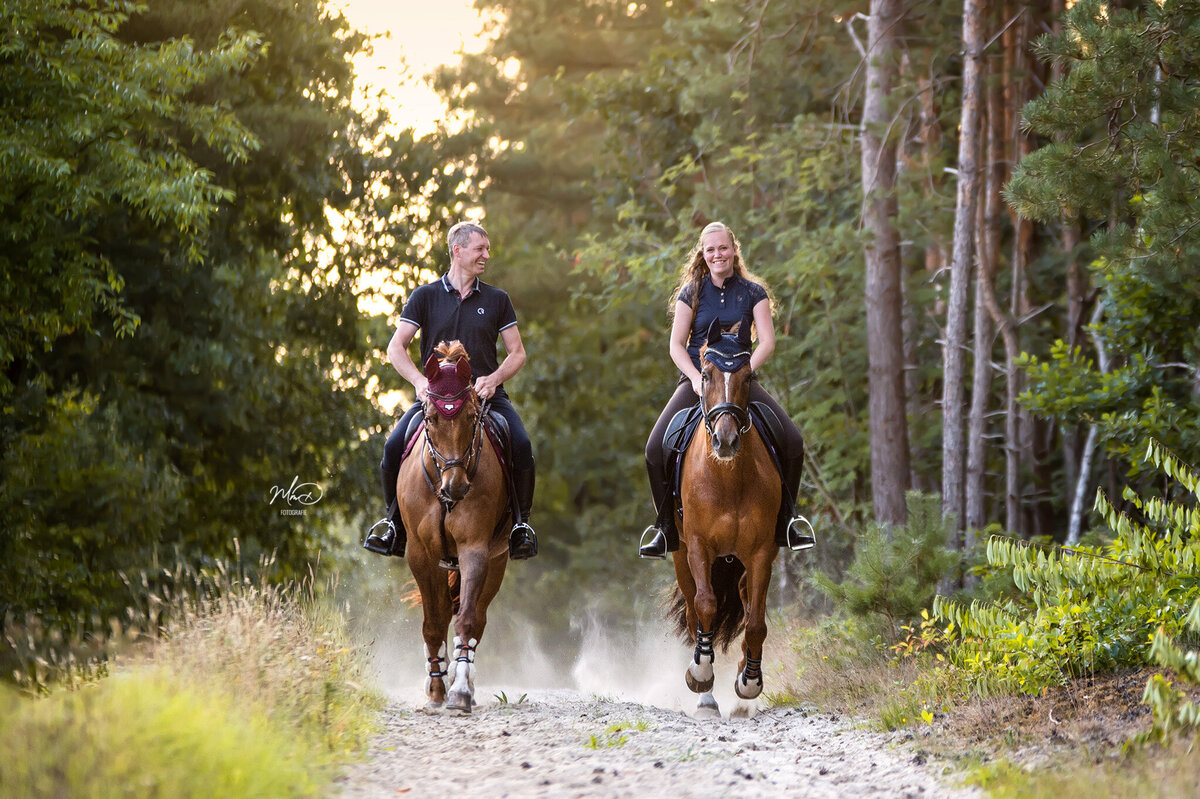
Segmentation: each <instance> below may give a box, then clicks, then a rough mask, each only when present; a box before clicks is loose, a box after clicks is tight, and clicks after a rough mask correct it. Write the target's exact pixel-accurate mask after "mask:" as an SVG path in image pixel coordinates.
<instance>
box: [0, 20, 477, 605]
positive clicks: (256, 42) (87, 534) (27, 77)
mask: <svg viewBox="0 0 1200 799" xmlns="http://www.w3.org/2000/svg"><path fill="white" fill-rule="evenodd" d="M77 6H79V4H74V3H65V2H59V1H58V0H55V2H51V3H30V2H17V3H7V4H5V6H4V10H3V12H0V13H2V14H3V19H4V25H3V33H2V34H0V35H3V36H4V37H6V38H4V39H3V45H2V46H3V47H4V48H6V49H5V57H4V58H2V59H0V77H2V78H3V79H4V82H5V84H6V86H9V87H10V88H11V89H12V91H10V92H7V93H6V94H5V98H4V100H2V101H0V236H2V237H3V239H4V241H6V242H8V244H6V245H5V246H3V247H0V253H2V254H0V292H3V293H4V294H3V302H2V303H0V304H2V306H3V311H0V314H2V315H4V319H3V320H0V322H2V324H0V328H2V329H3V331H4V332H3V335H2V339H3V340H2V341H0V367H2V368H3V375H2V380H0V382H3V383H4V386H5V388H4V390H3V392H2V394H0V442H2V444H3V452H4V455H3V460H2V461H0V469H2V471H0V516H3V518H4V519H5V522H4V524H5V535H4V536H2V537H0V556H3V557H4V558H5V561H6V563H8V564H12V565H13V567H12V568H10V569H6V570H5V572H6V573H5V574H4V575H3V576H0V615H2V614H5V613H13V614H16V615H17V616H19V617H20V616H23V615H24V614H26V613H33V614H35V615H38V616H41V617H43V618H44V619H45V620H46V621H47V622H48V623H52V624H54V625H55V626H67V625H68V624H80V625H84V626H88V625H90V621H89V620H90V619H91V618H92V617H93V615H95V616H98V617H100V619H106V618H107V617H109V616H112V615H119V614H120V612H121V611H122V609H123V608H124V607H125V606H126V605H127V604H128V603H129V602H130V590H129V588H128V585H129V584H132V585H135V586H137V585H138V583H139V580H138V575H139V573H141V572H150V573H151V574H152V575H153V577H152V579H154V580H162V579H164V578H163V574H162V571H161V570H160V569H159V568H158V566H159V563H161V562H168V563H169V562H174V560H175V559H176V558H181V559H183V560H185V561H186V562H189V563H192V564H204V565H211V564H212V563H213V562H214V561H215V560H216V559H219V558H223V557H224V558H233V557H234V556H235V550H236V549H237V548H238V547H239V546H240V547H241V550H242V554H243V555H244V557H245V558H246V559H247V560H248V561H249V562H251V563H254V562H256V561H257V560H258V558H259V556H260V555H266V554H269V553H275V554H276V555H277V560H276V562H277V563H278V570H277V572H276V576H277V577H279V578H287V577H298V576H300V575H303V574H306V573H307V569H308V565H309V564H310V563H313V562H315V561H317V560H318V558H319V556H320V553H321V552H322V551H324V550H327V549H328V548H329V547H330V545H331V543H332V541H331V538H330V532H329V531H330V528H331V525H332V524H333V523H334V521H335V520H336V519H338V518H340V517H341V516H342V515H344V514H346V513H348V512H349V511H351V510H352V509H353V510H359V509H361V508H362V507H363V506H364V500H366V499H367V498H368V497H374V496H375V494H376V492H377V490H378V486H377V481H376V479H375V477H374V473H375V464H376V463H377V462H378V457H379V456H378V448H379V444H380V441H379V439H378V436H381V435H382V428H383V426H384V424H385V422H386V420H385V419H384V417H383V416H382V415H381V414H379V413H378V412H377V411H376V410H374V408H373V407H372V406H371V404H370V402H369V399H368V395H370V394H372V393H378V391H379V390H380V388H379V386H380V380H379V376H380V375H381V374H382V373H383V372H382V367H381V366H380V364H379V363H378V360H377V359H376V358H375V357H374V356H373V351H374V350H377V349H380V348H382V346H383V344H384V342H385V341H386V339H387V337H388V336H390V333H391V331H390V330H388V329H387V325H386V322H385V320H382V319H364V318H363V317H362V315H361V313H360V311H359V307H358V303H359V296H358V295H359V293H360V291H361V292H362V293H366V290H365V289H363V288H361V285H362V284H363V283H365V281H366V278H367V277H368V276H369V275H371V274H372V273H373V272H375V271H376V270H379V269H382V268H385V267H386V268H387V269H388V271H391V270H392V269H394V268H395V267H396V266H397V264H396V262H395V261H393V260H388V258H389V257H390V256H389V252H388V248H389V247H391V246H392V245H393V244H394V242H395V241H396V240H397V239H405V240H408V239H412V238H415V236H414V235H413V233H412V226H413V225H415V224H418V223H424V222H426V221H428V219H427V218H416V219H414V216H413V215H415V214H417V213H418V211H416V210H414V211H413V214H412V215H410V214H407V213H393V214H390V215H389V212H388V211H386V210H385V207H391V208H392V209H395V208H397V207H399V208H404V207H406V206H407V205H408V203H407V198H408V197H409V196H410V195H411V196H413V198H414V203H413V205H414V207H417V206H419V207H420V212H421V213H426V214H429V215H430V216H431V217H433V218H435V219H440V218H442V217H444V216H446V215H447V213H448V212H447V211H446V208H445V204H447V203H449V204H453V203H455V202H457V201H458V200H459V199H460V197H461V195H460V193H459V192H458V191H457V190H456V189H455V188H454V187H456V186H457V185H458V184H459V183H460V182H461V179H460V176H459V175H458V174H451V175H449V176H447V175H446V174H443V172H442V171H441V169H440V168H439V166H438V164H437V163H435V161H436V158H435V157H434V155H433V152H434V148H433V146H432V145H430V144H428V143H424V144H423V143H421V142H414V141H413V139H412V136H411V135H407V136H405V135H403V134H398V135H396V136H393V137H388V136H385V135H384V134H383V133H382V124H383V122H384V120H383V119H382V118H379V119H374V120H365V119H362V118H361V117H360V115H359V114H358V113H357V112H356V111H354V110H353V109H352V108H351V107H350V105H349V102H350V97H351V95H352V77H353V76H352V70H351V65H350V60H349V59H350V57H351V55H352V54H353V53H354V52H356V51H357V50H358V49H359V48H360V47H361V46H362V45H363V40H362V38H361V37H360V36H358V35H356V34H354V33H353V32H352V31H350V30H348V28H347V27H346V23H345V21H344V19H343V18H342V17H341V16H339V15H337V14H331V13H328V12H327V11H326V10H325V8H324V5H323V4H322V3H321V2H319V0H303V2H292V0H252V1H251V2H247V3H235V4H229V3H215V4H213V3H207V4H196V3H192V2H190V0H189V1H184V0H159V1H158V2H155V3H153V4H150V5H145V6H139V5H135V4H132V3H123V2H99V3H92V4H86V5H84V6H79V7H77ZM377 144H378V145H379V147H380V150H379V152H378V154H376V153H375V152H374V148H375V145H377ZM14 154H15V155H14ZM17 155H20V157H16V156H17ZM52 162H53V164H56V165H57V166H55V167H54V168H53V169H51V168H50V167H46V168H42V167H40V166H38V164H43V165H45V164H51V163H52ZM449 171H450V172H451V173H453V168H450V170H449ZM398 174H403V175H404V177H405V180H399V179H396V180H393V178H394V177H395V176H396V175H398ZM379 180H387V181H388V186H389V190H388V192H387V193H386V196H385V197H381V196H379V193H378V191H377V181H379ZM412 182H416V183H419V184H420V188H419V189H414V188H413V183H412ZM352 211H355V212H362V213H363V217H364V221H362V222H361V223H360V224H361V227H360V228H359V230H360V231H362V230H370V231H371V232H375V233H379V234H380V235H379V238H378V239H374V238H371V237H370V236H363V237H361V238H359V239H358V240H355V239H354V238H353V237H347V238H342V237H341V236H340V235H338V232H337V231H336V230H335V228H334V226H333V224H332V222H331V219H332V218H333V217H335V216H336V215H338V214H344V213H350V212H352ZM367 217H370V218H373V219H376V220H379V222H380V224H379V226H378V229H377V228H376V226H374V225H373V223H372V222H371V221H370V219H367ZM431 227H432V225H431ZM352 232H353V228H352ZM10 245H11V246H10ZM396 254H399V253H396ZM401 266H403V267H406V268H407V267H409V265H408V264H401ZM89 270H90V271H89ZM414 271H415V270H414ZM101 283H102V284H103V285H104V286H105V287H107V288H105V289H104V291H105V292H107V293H103V292H101V293H102V294H103V297H107V298H108V299H110V300H111V303H108V300H105V301H104V302H101V301H100V299H96V298H97V297H100V294H98V293H97V292H99V289H97V288H96V286H97V285H99V284H101ZM105 303H108V305H106V304H105ZM109 305H111V306H112V307H109ZM93 306H94V307H95V308H94V309H93ZM104 308H107V312H108V313H109V315H112V316H114V317H116V318H117V321H118V323H119V332H120V333H121V335H113V334H112V333H111V332H110V331H108V330H107V329H106V326H105V325H103V324H101V319H100V316H99V313H100V312H99V311H98V310H95V309H104ZM10 316H11V318H10ZM31 342H33V343H31ZM364 430H365V431H366V433H365V435H363V434H362V433H361V432H360V431H364ZM371 435H375V436H376V437H377V438H376V439H375V440H371V439H370V438H369V436H371ZM364 439H366V440H364ZM293 479H295V480H297V481H298V482H313V483H316V484H317V485H318V486H320V489H321V494H322V497H321V500H320V501H319V504H317V505H314V506H311V507H309V508H307V509H306V510H305V515H303V516H285V515H282V514H281V513H280V506H281V504H283V502H284V501H283V500H275V501H273V492H272V489H273V487H277V486H278V487H286V486H287V485H289V484H290V483H291V482H292V480H293ZM294 507H295V506H293V509H294ZM122 573H124V577H123V576H122ZM125 578H127V579H125ZM137 590H141V589H137ZM134 593H137V591H134ZM101 623H103V622H101ZM93 626H94V625H93Z"/></svg>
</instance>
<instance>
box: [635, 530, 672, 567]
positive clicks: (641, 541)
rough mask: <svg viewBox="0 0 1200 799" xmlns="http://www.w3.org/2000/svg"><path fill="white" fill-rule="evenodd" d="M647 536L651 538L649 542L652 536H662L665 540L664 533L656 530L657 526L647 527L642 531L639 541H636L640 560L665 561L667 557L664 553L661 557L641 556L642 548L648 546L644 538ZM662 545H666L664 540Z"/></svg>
mask: <svg viewBox="0 0 1200 799" xmlns="http://www.w3.org/2000/svg"><path fill="white" fill-rule="evenodd" d="M648 535H649V536H650V537H651V540H653V537H654V535H661V536H663V538H664V539H665V538H666V533H664V532H663V531H662V530H660V529H659V528H658V525H654V524H652V525H650V526H649V527H647V528H646V529H645V530H642V537H641V539H639V540H638V557H639V558H641V559H642V560H666V559H667V555H666V553H665V552H664V553H663V554H661V555H643V554H642V549H643V548H644V547H646V546H648V544H647V543H646V536H648ZM664 543H666V542H665V540H664Z"/></svg>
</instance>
